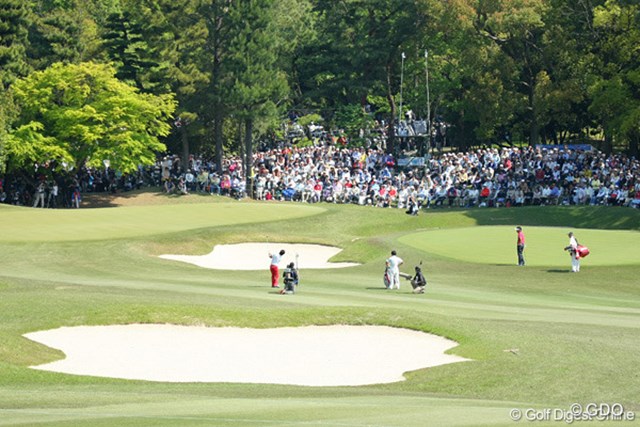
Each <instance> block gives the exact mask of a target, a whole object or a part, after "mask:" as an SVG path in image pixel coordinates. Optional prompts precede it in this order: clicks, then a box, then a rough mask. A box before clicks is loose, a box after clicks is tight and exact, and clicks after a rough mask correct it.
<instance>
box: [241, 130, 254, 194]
mask: <svg viewBox="0 0 640 427" xmlns="http://www.w3.org/2000/svg"><path fill="white" fill-rule="evenodd" d="M244 124H245V129H244V154H245V161H244V164H243V165H242V166H243V168H244V176H245V178H246V183H247V195H248V196H249V197H250V198H252V199H253V196H254V194H253V162H252V160H253V137H252V133H253V119H251V118H248V119H246V120H245V123H244Z"/></svg>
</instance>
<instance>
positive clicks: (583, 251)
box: [576, 245, 591, 258]
mask: <svg viewBox="0 0 640 427" xmlns="http://www.w3.org/2000/svg"><path fill="white" fill-rule="evenodd" d="M590 253H591V252H590V251H589V248H588V247H586V246H582V245H578V249H577V250H576V258H584V257H586V256H587V255H589V254H590Z"/></svg>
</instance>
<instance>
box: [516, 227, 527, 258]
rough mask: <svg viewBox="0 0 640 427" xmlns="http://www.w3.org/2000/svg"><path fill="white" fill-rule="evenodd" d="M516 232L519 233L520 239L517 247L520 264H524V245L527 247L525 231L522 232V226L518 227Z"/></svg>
mask: <svg viewBox="0 0 640 427" xmlns="http://www.w3.org/2000/svg"><path fill="white" fill-rule="evenodd" d="M516 233H517V235H518V240H517V242H516V248H517V251H518V265H519V266H521V267H523V266H524V247H525V238H524V233H523V232H522V227H520V226H518V227H516Z"/></svg>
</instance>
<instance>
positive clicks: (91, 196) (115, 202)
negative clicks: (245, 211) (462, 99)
mask: <svg viewBox="0 0 640 427" xmlns="http://www.w3.org/2000/svg"><path fill="white" fill-rule="evenodd" d="M192 196H195V197H200V198H207V199H210V198H211V194H209V193H201V192H193V193H189V194H188V195H182V194H178V193H171V194H167V193H166V192H165V191H164V189H163V188H162V187H149V188H143V189H140V190H131V191H125V192H121V191H118V192H117V193H109V192H104V193H86V194H83V200H82V207H83V208H89V209H91V208H115V207H120V206H127V205H157V204H163V202H171V203H173V202H174V201H177V200H180V199H186V198H188V197H192ZM229 200H234V199H231V198H229Z"/></svg>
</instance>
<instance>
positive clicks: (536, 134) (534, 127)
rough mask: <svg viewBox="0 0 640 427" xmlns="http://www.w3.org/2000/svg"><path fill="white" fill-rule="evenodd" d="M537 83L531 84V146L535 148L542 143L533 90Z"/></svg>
mask: <svg viewBox="0 0 640 427" xmlns="http://www.w3.org/2000/svg"><path fill="white" fill-rule="evenodd" d="M534 85H535V83H534V82H533V79H531V82H530V84H529V111H530V112H531V124H530V127H529V145H530V146H532V147H534V146H535V145H536V144H538V143H540V124H538V117H537V115H536V109H535V100H534V96H535V95H534V93H533V88H534V87H535V86H534Z"/></svg>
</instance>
